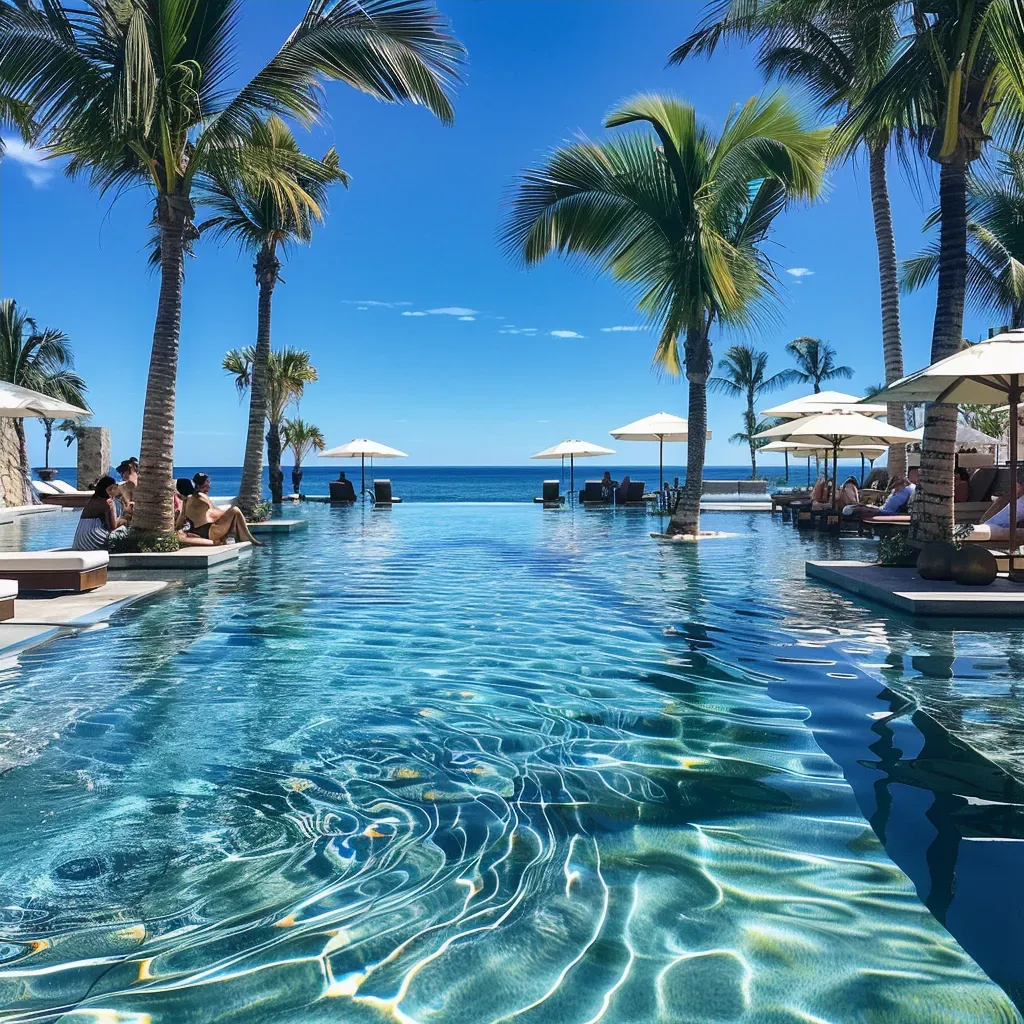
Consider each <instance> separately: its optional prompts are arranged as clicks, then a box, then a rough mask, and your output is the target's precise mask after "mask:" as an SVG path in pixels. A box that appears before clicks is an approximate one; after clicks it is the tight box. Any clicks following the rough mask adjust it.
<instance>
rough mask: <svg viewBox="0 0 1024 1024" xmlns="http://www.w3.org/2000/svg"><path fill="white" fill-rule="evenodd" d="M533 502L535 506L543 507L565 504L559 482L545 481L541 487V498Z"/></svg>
mask: <svg viewBox="0 0 1024 1024" xmlns="http://www.w3.org/2000/svg"><path fill="white" fill-rule="evenodd" d="M533 500H534V503H535V504H542V505H561V504H563V503H564V502H565V498H564V497H563V495H562V494H561V492H560V489H559V484H558V481H557V480H545V481H544V483H543V484H542V486H541V496H540V497H539V498H534V499H533Z"/></svg>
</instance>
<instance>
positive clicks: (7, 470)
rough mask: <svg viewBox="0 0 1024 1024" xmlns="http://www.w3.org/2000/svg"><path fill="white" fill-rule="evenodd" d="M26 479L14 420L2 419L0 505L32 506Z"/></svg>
mask: <svg viewBox="0 0 1024 1024" xmlns="http://www.w3.org/2000/svg"><path fill="white" fill-rule="evenodd" d="M25 492H26V486H25V477H24V475H23V474H22V472H21V446H20V445H19V443H18V435H17V433H16V432H15V429H14V420H12V419H10V418H9V417H6V416H5V417H2V418H0V503H2V504H3V505H5V506H7V507H10V506H12V505H30V504H31V503H32V499H31V497H30V496H29V495H28V494H26V493H25Z"/></svg>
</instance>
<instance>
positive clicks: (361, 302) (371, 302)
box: [341, 299, 412, 309]
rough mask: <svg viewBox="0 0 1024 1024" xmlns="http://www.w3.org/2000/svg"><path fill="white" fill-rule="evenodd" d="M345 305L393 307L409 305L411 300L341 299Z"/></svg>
mask: <svg viewBox="0 0 1024 1024" xmlns="http://www.w3.org/2000/svg"><path fill="white" fill-rule="evenodd" d="M341 301H342V302H344V303H345V304H346V305H347V306H358V307H359V308H360V309H366V308H367V306H375V307H378V308H380V309H395V308H397V307H398V306H411V305H412V303H411V302H378V301H377V300H376V299H342V300H341Z"/></svg>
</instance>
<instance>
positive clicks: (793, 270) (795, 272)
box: [786, 267, 814, 280]
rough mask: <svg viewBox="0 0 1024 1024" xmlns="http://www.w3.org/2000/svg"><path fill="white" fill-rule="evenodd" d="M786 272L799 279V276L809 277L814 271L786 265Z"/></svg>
mask: <svg viewBox="0 0 1024 1024" xmlns="http://www.w3.org/2000/svg"><path fill="white" fill-rule="evenodd" d="M786 273H787V274H791V275H792V276H793V277H795V278H797V279H798V280H799V279H800V278H801V277H810V276H811V275H812V274H813V273H814V271H813V270H808V269H807V268H806V267H787V268H786Z"/></svg>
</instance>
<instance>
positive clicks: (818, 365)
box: [786, 337, 853, 395]
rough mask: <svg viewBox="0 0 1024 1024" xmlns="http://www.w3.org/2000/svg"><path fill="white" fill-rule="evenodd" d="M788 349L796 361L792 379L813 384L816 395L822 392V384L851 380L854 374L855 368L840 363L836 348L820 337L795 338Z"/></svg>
mask: <svg viewBox="0 0 1024 1024" xmlns="http://www.w3.org/2000/svg"><path fill="white" fill-rule="evenodd" d="M786 351H787V352H788V353H789V354H790V355H791V356H792V357H793V362H795V363H796V369H794V370H793V371H792V373H793V376H792V378H791V379H792V380H799V381H803V382H804V383H805V384H810V385H812V386H813V388H814V393H815V394H816V395H817V394H820V393H821V385H822V384H827V383H828V382H829V381H833V380H849V379H850V378H851V377H852V376H853V368H852V367H850V366H840V365H838V364H837V363H836V350H835V349H834V348H833V347H832V346H831V345H830V344H829V343H828V342H827V341H822V340H821V339H820V338H807V337H804V338H794V339H793V341H791V342H790V343H789V344H788V345H787V346H786Z"/></svg>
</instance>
